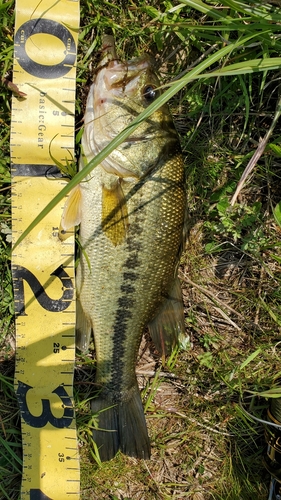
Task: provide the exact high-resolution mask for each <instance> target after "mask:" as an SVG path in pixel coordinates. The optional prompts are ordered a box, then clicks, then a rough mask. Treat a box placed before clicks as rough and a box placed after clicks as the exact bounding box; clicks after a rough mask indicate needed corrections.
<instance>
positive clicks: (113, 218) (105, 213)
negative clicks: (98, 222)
mask: <svg viewBox="0 0 281 500" xmlns="http://www.w3.org/2000/svg"><path fill="white" fill-rule="evenodd" d="M127 226H128V212H127V206H126V201H125V198H124V194H123V191H122V188H121V185H120V181H118V182H117V183H116V184H115V185H114V187H113V188H111V189H108V188H106V187H105V186H103V188H102V228H103V231H104V233H105V234H106V236H107V237H108V238H109V239H110V241H111V242H112V243H113V245H114V246H117V245H120V244H121V243H122V242H123V241H124V239H125V237H126V232H127Z"/></svg>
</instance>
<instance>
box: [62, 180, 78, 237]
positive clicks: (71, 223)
mask: <svg viewBox="0 0 281 500" xmlns="http://www.w3.org/2000/svg"><path fill="white" fill-rule="evenodd" d="M81 217H82V193H81V187H80V184H78V185H77V186H75V188H73V189H72V190H71V191H70V193H69V196H68V198H67V200H66V202H65V205H64V209H63V213H62V218H61V227H60V231H59V237H60V239H61V240H64V239H66V238H67V237H68V236H66V232H67V231H69V230H70V229H71V228H73V227H75V226H78V225H79V224H80V222H81Z"/></svg>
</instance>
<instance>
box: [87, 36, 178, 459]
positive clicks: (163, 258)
mask: <svg viewBox="0 0 281 500" xmlns="http://www.w3.org/2000/svg"><path fill="white" fill-rule="evenodd" d="M108 47H109V49H108ZM110 50H111V49H110V44H109V45H107V51H106V53H105V56H104V59H103V61H102V63H101V65H100V69H98V70H97V73H96V76H95V82H94V84H93V86H92V88H91V89H90V93H89V97H88V102H87V108H86V114H85V131H84V135H83V139H82V147H83V150H84V157H82V159H81V168H83V164H84V161H85V157H86V160H87V161H89V160H90V159H91V158H92V157H93V156H94V155H95V154H96V152H97V150H98V149H99V147H100V145H99V127H100V130H102V135H101V136H100V141H101V142H102V144H103V145H104V142H105V140H106V137H107V136H106V132H107V129H108V130H110V134H109V135H110V136H112V131H113V129H114V127H115V126H116V129H115V134H116V135H117V134H118V132H119V131H120V130H119V128H120V126H121V125H122V120H123V121H124V123H126V124H127V123H129V122H130V120H131V119H132V118H133V116H134V114H135V113H132V110H134V109H135V110H136V112H139V111H140V110H141V109H143V108H144V107H145V105H146V101H145V96H144V95H145V92H146V89H147V88H150V87H151V88H152V85H154V87H153V88H156V87H158V86H159V82H158V80H157V77H156V75H155V73H154V70H153V68H152V66H151V60H150V58H149V59H147V58H146V56H144V57H143V58H141V59H140V58H138V59H136V60H135V61H134V60H132V61H129V62H128V63H120V61H117V60H115V59H114V60H112V58H111V57H114V55H113V53H112V52H111V53H110ZM128 68H129V70H128ZM114 71H116V74H117V76H116V75H115V73H114ZM128 71H130V79H129V83H128V85H129V86H130V87H129V90H128V91H127V90H126V89H127V87H126V72H128ZM108 72H110V75H111V78H112V79H113V80H114V78H115V80H116V79H117V83H116V81H115V80H114V85H113V86H112V88H110V86H109V83H108V82H110V81H111V80H110V78H109V76H108ZM112 72H113V73H112ZM122 72H123V73H124V72H125V76H123V77H122V78H121V76H120V75H122V74H123V73H122ZM112 75H113V76H112ZM118 78H119V80H118ZM119 81H120V82H122V88H121V83H120V88H118V82H119ZM104 82H105V83H104ZM133 83H134V85H133ZM105 84H107V85H108V86H109V87H108V89H107V90H108V95H107V99H106V101H107V102H106V103H105V102H104V101H105V99H104V98H103V92H104V85H105ZM100 89H101V90H100ZM99 91H100V92H101V93H102V94H101V96H100V95H99ZM110 92H112V93H113V94H112V98H111V94H110ZM155 94H156V95H157V93H156V91H155ZM93 102H94V103H95V102H98V103H101V104H99V105H100V106H107V108H105V110H104V109H103V108H102V110H103V111H104V112H101V111H99V110H97V109H95V105H94V106H93ZM96 106H97V104H96ZM108 106H109V107H108ZM120 113H121V115H122V120H120ZM126 113H127V115H126ZM115 117H116V119H115ZM97 122H99V123H97ZM148 134H149V141H148V139H147V138H148ZM110 139H111V137H109V138H108V141H110ZM95 148H97V150H96V149H95ZM80 190H81V214H82V218H81V225H80V242H81V246H82V248H83V252H82V253H81V257H80V264H79V267H78V271H77V296H78V304H79V305H78V307H77V310H78V316H77V330H78V338H80V346H81V347H82V348H86V347H87V344H88V342H89V337H90V333H91V331H93V332H94V343H95V351H96V360H97V372H96V379H95V383H96V388H97V395H96V396H95V397H94V395H93V400H92V403H91V408H92V411H93V412H94V413H96V414H97V416H98V422H99V429H95V430H94V431H93V438H94V440H95V441H96V444H97V446H98V448H99V452H100V458H101V460H109V459H111V458H112V457H113V456H114V455H115V454H116V452H117V451H118V449H120V450H121V451H122V452H124V453H126V454H128V455H131V456H136V457H138V458H149V456H150V443H149V438H148V434H147V428H146V422H145V418H144V413H143V408H142V403H141V398H140V394H139V389H138V386H137V380H136V375H135V365H136V358H137V354H138V349H139V345H140V342H141V338H142V335H143V331H144V328H145V326H146V325H148V326H149V327H150V331H151V334H152V338H153V340H154V342H155V344H156V347H157V349H158V350H159V353H160V354H165V353H168V352H170V351H171V349H172V347H173V346H174V345H175V343H176V342H177V336H178V334H179V333H180V332H181V333H184V317H183V307H182V299H181V293H180V287H179V285H178V281H177V277H176V275H177V273H176V271H177V265H178V261H179V256H180V249H181V245H182V235H183V225H184V214H185V205H186V194H185V173H184V164H183V158H182V154H181V152H180V146H179V142H178V138H177V135H176V132H175V129H174V126H173V122H172V118H171V115H170V113H169V110H168V108H167V106H163V107H162V108H161V109H160V110H159V111H158V112H156V113H154V114H153V115H152V116H151V117H150V118H149V119H148V120H147V122H143V123H142V124H141V126H140V127H139V129H138V134H137V136H135V137H133V138H131V139H130V138H129V139H128V141H127V142H126V143H123V144H122V145H121V146H119V148H118V149H117V150H115V151H114V152H113V153H112V154H111V155H110V156H109V158H107V160H106V163H105V164H103V163H102V164H101V165H100V166H98V167H96V168H95V169H94V170H93V171H92V172H91V175H90V176H88V178H86V179H85V182H83V183H82V184H81V186H80ZM89 264H90V265H89Z"/></svg>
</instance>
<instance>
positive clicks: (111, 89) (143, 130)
mask: <svg viewBox="0 0 281 500" xmlns="http://www.w3.org/2000/svg"><path fill="white" fill-rule="evenodd" d="M161 93H162V91H161V88H160V82H159V79H158V77H157V74H156V71H155V63H154V61H153V59H152V58H151V57H150V56H149V55H147V54H144V55H143V56H141V57H138V58H135V59H132V60H129V61H125V62H124V61H120V60H119V59H117V56H116V52H115V48H114V47H112V45H111V46H110V48H109V49H108V50H107V51H106V53H105V57H104V58H103V59H102V61H101V63H100V65H99V67H98V68H97V70H96V74H95V78H94V83H93V84H92V86H91V89H90V92H89V95H88V101H87V106H86V113H85V118H84V124H85V131H84V136H83V140H82V146H83V150H84V154H85V156H86V158H87V160H88V161H89V160H90V159H91V158H93V157H94V156H96V155H97V154H98V153H99V152H100V151H102V149H103V148H104V147H105V146H106V145H107V144H109V143H110V142H111V141H112V140H113V139H114V138H115V137H116V136H117V135H118V134H119V133H120V132H121V131H122V130H123V129H124V128H126V127H127V126H128V125H129V124H130V123H131V122H132V121H133V120H134V119H135V118H136V117H137V116H138V115H139V114H140V113H141V112H142V111H143V110H144V109H146V108H147V107H148V106H149V104H151V103H152V102H153V101H154V100H155V99H157V97H159V96H160V95H161ZM172 142H174V143H175V142H176V143H178V137H177V133H176V131H175V128H174V125H173V120H172V117H171V114H170V111H169V108H168V106H167V105H163V106H161V107H160V108H159V109H158V110H157V111H155V112H154V113H153V114H152V115H150V117H149V118H147V119H146V120H144V121H142V122H141V123H140V125H139V127H138V128H137V129H136V130H135V131H134V132H133V133H132V135H131V136H129V137H128V138H127V139H126V140H125V141H124V142H123V143H122V144H121V145H119V146H118V148H117V149H115V150H114V151H113V152H112V153H111V154H110V155H109V156H108V157H107V158H106V159H105V160H103V162H102V163H101V165H102V167H103V168H104V169H105V170H106V171H107V172H109V173H112V174H115V175H117V176H118V177H121V178H123V179H124V180H132V179H139V178H141V177H142V176H143V175H145V174H146V172H147V171H149V170H150V169H151V168H152V166H153V164H155V162H156V161H157V160H158V159H159V156H160V155H161V153H162V152H163V151H164V150H166V148H167V146H168V145H171V143H172Z"/></svg>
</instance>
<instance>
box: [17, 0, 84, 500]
mask: <svg viewBox="0 0 281 500" xmlns="http://www.w3.org/2000/svg"><path fill="white" fill-rule="evenodd" d="M78 28H79V2H78V0H60V1H59V2H55V1H53V0H41V1H40V2H38V0H17V2H16V22H15V50H14V83H15V84H16V85H17V86H18V87H19V90H20V91H22V92H24V93H25V94H26V98H18V97H15V96H14V97H13V106H12V124H11V160H12V217H13V242H14V243H15V242H16V240H17V239H18V237H19V236H20V235H21V234H22V232H23V231H24V230H25V228H26V227H27V226H28V225H29V224H30V223H31V222H32V221H33V220H34V218H35V217H36V215H37V214H38V213H39V212H41V210H42V209H43V208H45V206H46V205H47V204H48V202H49V201H50V200H51V199H52V198H53V197H54V196H56V194H57V193H58V192H59V191H60V190H61V189H62V187H63V186H64V185H65V180H64V179H63V178H62V177H61V175H60V173H59V171H58V169H57V167H56V165H54V161H53V160H52V158H56V159H57V160H58V161H60V162H63V163H64V164H66V163H67V160H68V161H71V160H72V157H73V156H74V113H75V108H74V106H75V101H74V97H75V86H76V54H77V42H78ZM61 214H62V207H60V206H57V207H55V208H54V209H53V210H52V211H51V212H50V213H49V214H48V215H47V216H46V217H45V219H44V220H43V221H42V222H41V223H40V224H38V225H37V226H36V227H35V228H34V229H33V231H32V232H31V233H30V234H29V235H28V236H27V237H26V238H25V240H24V241H23V242H22V243H21V244H20V245H19V246H18V247H17V249H16V250H15V252H14V254H13V257H12V273H13V284H14V295H15V310H16V331H17V334H16V341H17V349H16V369H15V382H14V385H15V391H16V395H17V398H18V402H19V407H20V412H21V424H22V439H23V476H22V488H21V496H20V498H21V500H43V499H45V500H66V499H68V498H72V499H76V500H78V499H79V498H80V494H79V486H80V471H79V454H78V446H77V435H76V426H75V412H74V407H73V389H72V387H73V372H74V356H75V330H74V328H75V302H74V299H75V292H74V236H73V234H72V235H70V237H69V238H68V239H67V241H64V242H62V241H60V240H59V238H58V231H59V225H60V218H61Z"/></svg>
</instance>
